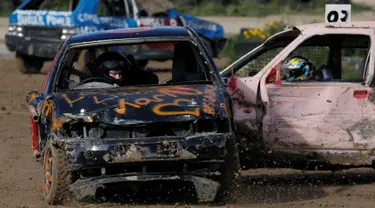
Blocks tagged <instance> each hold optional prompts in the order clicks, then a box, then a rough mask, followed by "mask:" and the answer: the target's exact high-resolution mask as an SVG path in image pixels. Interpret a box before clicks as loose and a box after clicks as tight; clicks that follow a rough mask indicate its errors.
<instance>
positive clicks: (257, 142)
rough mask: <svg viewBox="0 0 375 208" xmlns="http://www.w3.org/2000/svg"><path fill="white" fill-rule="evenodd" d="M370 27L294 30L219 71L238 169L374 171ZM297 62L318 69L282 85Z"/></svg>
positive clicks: (317, 26) (364, 24)
mask: <svg viewBox="0 0 375 208" xmlns="http://www.w3.org/2000/svg"><path fill="white" fill-rule="evenodd" d="M374 29H375V22H374V21H364V22H356V21H354V22H350V23H327V24H326V23H317V24H306V25H299V26H296V27H293V28H292V29H286V30H284V31H281V32H279V33H277V34H275V35H273V36H271V37H270V38H268V39H267V40H266V41H265V42H264V43H263V44H261V45H260V46H258V47H256V48H255V49H253V50H252V51H250V52H248V53H247V54H245V55H243V56H242V57H241V58H239V59H238V60H237V61H235V62H234V63H232V64H231V65H229V66H228V67H227V68H226V69H224V70H223V71H221V76H222V77H223V79H224V80H225V82H226V83H227V89H228V92H229V94H230V95H231V99H232V105H233V107H232V112H233V119H234V123H235V126H236V133H237V134H238V136H239V137H240V139H239V141H240V145H239V148H240V150H239V153H240V158H241V167H246V168H253V167H264V166H266V167H291V168H296V169H311V170H317V169H322V170H337V169H345V168H352V167H374V160H375V155H374V148H375V132H374V130H373V129H374V128H373V126H374V125H373V124H374V122H375V104H374V101H375V99H374V87H375V79H374V73H375V71H374V69H375V65H374V64H375V60H374V58H375V57H374V56H373V54H374V52H375V45H374V38H375V34H374ZM296 56H302V57H304V58H306V59H307V60H309V62H310V63H311V66H310V69H316V70H314V73H313V77H312V79H309V80H299V81H298V80H294V81H288V80H285V79H283V76H282V74H283V73H282V70H281V69H282V67H283V65H284V64H285V63H286V62H287V61H288V60H289V59H290V58H292V57H296ZM328 72H330V73H328ZM329 74H331V77H330V78H327V77H329V76H327V77H326V78H325V75H329ZM323 75H324V76H323ZM246 168H245V169H246Z"/></svg>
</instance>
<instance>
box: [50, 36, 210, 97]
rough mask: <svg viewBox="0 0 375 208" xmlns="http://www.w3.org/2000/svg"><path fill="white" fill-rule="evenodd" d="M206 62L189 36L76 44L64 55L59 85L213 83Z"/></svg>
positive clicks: (62, 87) (93, 86) (104, 86)
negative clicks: (125, 42) (101, 43)
mask: <svg viewBox="0 0 375 208" xmlns="http://www.w3.org/2000/svg"><path fill="white" fill-rule="evenodd" d="M150 60H152V61H150ZM207 63H208V62H207V61H206V60H205V58H204V56H203V55H201V54H200V53H199V49H198V48H197V46H196V45H195V44H193V43H192V42H191V41H190V40H179V41H163V42H147V43H137V44H134V43H133V44H126V45H125V44H107V45H100V46H99V45H98V46H90V47H74V48H71V49H68V51H67V53H66V55H65V58H64V62H63V65H62V66H61V67H62V68H61V74H60V78H59V80H58V84H57V86H58V91H63V90H75V89H77V90H79V89H90V88H112V87H124V86H150V85H171V84H173V85H180V84H187V83H212V77H211V75H210V73H209V72H210V69H209V66H208V65H207Z"/></svg>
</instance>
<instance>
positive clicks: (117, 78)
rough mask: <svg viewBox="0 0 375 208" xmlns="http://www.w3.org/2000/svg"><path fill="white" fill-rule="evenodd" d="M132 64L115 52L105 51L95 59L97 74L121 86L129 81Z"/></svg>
mask: <svg viewBox="0 0 375 208" xmlns="http://www.w3.org/2000/svg"><path fill="white" fill-rule="evenodd" d="M131 68H132V64H131V63H130V61H129V60H128V59H127V58H126V57H125V56H123V55H121V54H120V53H117V52H113V51H110V52H105V53H102V54H101V55H99V57H98V58H97V59H96V71H97V73H98V75H99V76H103V77H104V78H106V79H108V80H110V81H112V82H113V84H114V85H116V86H123V85H126V84H128V83H129V82H130V71H131Z"/></svg>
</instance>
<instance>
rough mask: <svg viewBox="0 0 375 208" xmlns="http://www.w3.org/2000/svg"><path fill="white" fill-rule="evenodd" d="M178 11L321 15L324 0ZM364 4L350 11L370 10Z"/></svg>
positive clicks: (278, 0)
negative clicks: (305, 2) (298, 3)
mask: <svg viewBox="0 0 375 208" xmlns="http://www.w3.org/2000/svg"><path fill="white" fill-rule="evenodd" d="M177 10H178V11H179V12H183V13H187V14H191V15H195V16H253V17H264V16H269V15H281V14H296V15H306V14H311V15H321V14H324V11H325V0H316V1H314V2H310V3H307V4H300V5H296V4H286V3H285V1H283V0H272V1H270V3H268V4H266V5H261V4H257V3H252V2H249V3H242V4H231V5H229V6H223V5H221V4H217V3H216V4H215V3H202V4H201V5H199V7H194V8H193V9H184V8H177ZM372 10H373V9H372V8H371V7H369V6H366V5H361V4H353V3H352V13H358V12H363V11H372Z"/></svg>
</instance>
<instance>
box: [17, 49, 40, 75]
mask: <svg viewBox="0 0 375 208" xmlns="http://www.w3.org/2000/svg"><path fill="white" fill-rule="evenodd" d="M16 61H17V68H18V70H19V71H20V72H21V73H24V74H31V73H40V71H41V70H42V67H43V64H44V60H42V59H40V58H38V57H35V56H29V55H23V54H20V53H18V52H17V53H16Z"/></svg>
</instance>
